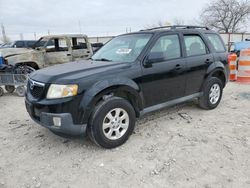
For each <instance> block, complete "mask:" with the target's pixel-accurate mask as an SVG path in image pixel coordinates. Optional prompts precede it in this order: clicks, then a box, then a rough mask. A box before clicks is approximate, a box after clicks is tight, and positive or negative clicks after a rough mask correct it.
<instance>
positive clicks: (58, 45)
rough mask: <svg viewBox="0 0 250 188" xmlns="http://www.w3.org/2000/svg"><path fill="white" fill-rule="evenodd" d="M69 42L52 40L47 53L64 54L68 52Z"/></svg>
mask: <svg viewBox="0 0 250 188" xmlns="http://www.w3.org/2000/svg"><path fill="white" fill-rule="evenodd" d="M68 50H69V49H68V45H67V41H66V40H65V39H60V38H59V39H58V38H55V39H51V40H50V41H49V43H48V44H47V46H46V52H63V51H68Z"/></svg>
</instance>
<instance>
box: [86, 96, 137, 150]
mask: <svg viewBox="0 0 250 188" xmlns="http://www.w3.org/2000/svg"><path fill="white" fill-rule="evenodd" d="M134 126H135V111H134V108H133V107H132V106H131V104H130V103H129V102H128V101H127V100H125V99H122V98H119V97H111V98H109V99H106V100H105V101H102V102H101V103H99V105H97V106H96V108H95V110H94V112H93V114H92V117H91V120H90V122H89V126H88V135H89V137H90V138H91V140H92V141H93V142H94V143H96V144H97V145H100V146H102V147H104V148H115V147H118V146H120V145H122V144H123V143H125V142H126V141H127V140H128V138H129V136H130V135H131V134H132V132H133V130H134Z"/></svg>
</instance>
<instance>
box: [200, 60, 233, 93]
mask: <svg viewBox="0 0 250 188" xmlns="http://www.w3.org/2000/svg"><path fill="white" fill-rule="evenodd" d="M216 72H219V73H221V74H222V75H223V76H224V77H225V84H226V83H227V81H228V75H229V72H227V71H226V66H225V65H224V64H223V63H222V62H220V61H216V62H214V63H213V64H211V65H210V66H209V67H208V69H207V72H206V76H205V79H204V82H203V84H202V86H201V89H202V88H203V85H204V83H205V81H206V79H207V78H210V77H211V76H212V75H213V74H214V73H216Z"/></svg>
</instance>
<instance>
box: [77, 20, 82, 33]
mask: <svg viewBox="0 0 250 188" xmlns="http://www.w3.org/2000/svg"><path fill="white" fill-rule="evenodd" d="M78 26H79V31H80V34H82V25H81V21H80V20H78Z"/></svg>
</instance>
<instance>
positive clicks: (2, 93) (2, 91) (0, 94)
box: [0, 87, 4, 96]
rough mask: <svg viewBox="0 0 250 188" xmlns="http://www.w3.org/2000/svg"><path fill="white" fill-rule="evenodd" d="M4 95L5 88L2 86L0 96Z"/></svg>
mask: <svg viewBox="0 0 250 188" xmlns="http://www.w3.org/2000/svg"><path fill="white" fill-rule="evenodd" d="M3 95H4V90H3V88H2V87H0V96H3Z"/></svg>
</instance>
